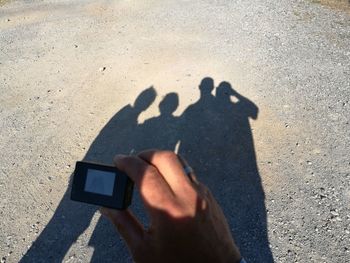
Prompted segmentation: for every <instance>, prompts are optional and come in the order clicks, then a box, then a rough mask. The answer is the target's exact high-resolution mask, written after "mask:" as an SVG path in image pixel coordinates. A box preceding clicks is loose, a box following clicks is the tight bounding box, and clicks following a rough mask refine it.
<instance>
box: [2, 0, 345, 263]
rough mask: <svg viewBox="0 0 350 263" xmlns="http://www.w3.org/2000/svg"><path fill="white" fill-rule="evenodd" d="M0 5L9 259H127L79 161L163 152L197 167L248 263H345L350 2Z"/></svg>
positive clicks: (4, 209) (5, 227) (6, 255)
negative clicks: (75, 181)
mask: <svg viewBox="0 0 350 263" xmlns="http://www.w3.org/2000/svg"><path fill="white" fill-rule="evenodd" d="M0 3H1V4H0V5H1V7H0V80H1V82H0V89H1V90H0V118H1V123H0V129H1V133H0V160H1V170H0V217H1V220H0V229H1V231H0V257H1V262H18V261H20V260H21V262H62V261H64V262H89V261H91V262H94V261H96V262H131V259H130V257H129V256H128V253H127V250H126V248H125V246H124V245H123V243H122V241H121V240H120V238H119V236H118V235H117V234H114V230H113V228H112V227H111V226H110V225H109V223H108V222H107V221H106V220H104V219H100V215H99V213H98V212H96V208H95V207H93V206H88V205H84V204H77V203H73V202H71V201H70V200H69V190H67V187H68V184H69V180H70V176H71V173H72V171H73V169H74V164H75V162H76V161H77V160H82V159H86V160H99V161H103V162H106V163H110V162H111V159H112V156H113V154H115V153H117V152H127V151H128V150H130V149H131V148H133V149H136V150H140V149H142V148H144V147H149V146H150V147H152V146H153V145H155V146H156V147H161V148H168V149H172V150H173V149H174V148H177V149H178V150H179V152H181V153H182V154H184V155H185V156H186V158H187V159H189V161H190V163H191V165H192V166H193V167H194V168H195V169H196V171H197V173H198V174H199V175H198V176H199V178H200V179H201V180H202V181H204V182H205V183H206V184H208V186H209V188H211V189H212V191H213V192H214V194H215V196H216V197H217V198H218V199H219V202H220V204H221V205H222V206H223V209H224V212H225V214H226V216H227V218H228V221H229V223H230V226H231V229H232V232H233V233H234V235H235V236H236V240H237V243H238V244H239V246H240V248H241V250H242V254H243V255H244V256H245V257H246V258H247V259H248V261H249V262H304V261H305V262H344V263H345V262H349V261H350V252H349V249H350V247H349V239H350V226H349V225H350V207H349V204H350V190H349V189H350V188H349V186H350V185H349V184H350V183H349V182H350V160H349V152H350V149H349V145H350V134H349V128H350V127H349V116H350V114H349V107H350V106H349V100H350V77H349V76H350V63H349V61H350V45H349V42H350V16H349V13H348V12H347V9H346V8H345V7H344V8H333V7H330V6H328V5H320V4H318V3H315V1H302V0H293V1H290V0H281V1H272V0H265V1H186V0H183V1H170V0H166V1H137V2H134V1H124V0H123V1H117V2H112V1H91V0H89V1H74V2H72V1H24V2H22V1H9V2H6V3H4V1H0ZM206 77H210V78H212V79H213V81H214V85H215V87H218V86H220V87H222V89H221V88H220V89H217V90H216V92H217V94H218V96H216V97H214V95H215V91H214V90H213V91H212V94H213V96H212V97H211V98H212V102H208V101H210V99H209V100H207V101H205V100H204V99H203V98H202V97H201V98H200V91H199V89H198V86H199V84H200V83H201V81H202V80H203V79H204V78H206ZM222 81H226V82H228V83H229V85H227V84H225V83H224V84H222V85H220V83H221V82H222ZM209 86H210V85H209ZM152 87H153V89H152ZM145 90H146V91H147V92H151V93H152V92H156V97H155V100H154V101H153V100H150V101H149V103H148V104H147V100H146V99H144V96H143V95H142V94H143V93H142V92H143V91H145ZM169 93H175V95H174V94H173V95H172V96H170V97H171V98H172V99H170V101H169V100H168V101H167V102H166V103H165V102H163V104H161V105H163V106H164V105H165V108H162V106H160V105H159V104H160V102H162V101H163V99H164V97H165V96H166V95H167V94H169ZM219 95H220V96H219ZM136 98H140V99H141V100H142V101H143V103H144V104H145V108H146V109H145V110H144V111H142V110H140V111H137V109H138V108H137V107H136V106H135V105H134V102H135V100H136ZM177 99H178V100H179V104H178V105H177V103H176V100H177ZM191 105H192V106H191ZM146 106H147V107H146ZM190 106H191V107H190ZM159 107H160V108H161V110H160V109H159ZM164 112H170V113H172V114H173V115H169V116H166V114H165V113H164ZM163 117H164V118H163ZM175 145H177V146H175ZM132 209H134V210H135V212H136V213H137V214H138V215H139V216H140V217H141V218H142V219H143V220H144V221H147V219H146V218H145V216H144V214H143V210H142V207H140V205H139V199H138V196H137V194H136V196H135V199H134V204H133V206H132Z"/></svg>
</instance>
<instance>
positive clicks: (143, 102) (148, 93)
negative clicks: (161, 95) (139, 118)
mask: <svg viewBox="0 0 350 263" xmlns="http://www.w3.org/2000/svg"><path fill="white" fill-rule="evenodd" d="M156 96H157V92H156V91H155V89H154V88H153V87H149V88H148V89H145V90H144V91H142V92H141V93H140V95H139V96H138V97H137V98H136V100H135V102H134V108H135V109H136V110H137V111H139V112H141V111H145V110H146V109H148V107H149V106H151V104H152V103H153V102H154V100H155V99H156Z"/></svg>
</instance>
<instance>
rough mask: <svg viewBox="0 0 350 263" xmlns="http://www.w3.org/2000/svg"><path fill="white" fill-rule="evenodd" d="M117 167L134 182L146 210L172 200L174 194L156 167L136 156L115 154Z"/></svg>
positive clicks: (159, 206) (161, 206)
mask: <svg viewBox="0 0 350 263" xmlns="http://www.w3.org/2000/svg"><path fill="white" fill-rule="evenodd" d="M114 162H115V164H116V166H117V168H118V169H119V170H121V171H124V172H125V173H126V174H127V175H128V176H129V177H130V178H131V179H132V180H133V181H134V183H135V185H136V187H137V188H138V189H139V191H140V194H141V197H142V199H143V200H144V203H145V206H146V208H147V210H148V211H149V212H150V211H151V210H152V209H156V208H164V206H166V205H168V204H169V203H167V202H166V201H172V200H173V198H174V194H173V192H172V190H171V188H170V186H169V185H168V183H167V182H166V181H165V180H164V178H163V177H162V175H161V174H160V173H159V172H158V170H157V168H156V167H154V166H153V165H151V164H149V163H147V162H145V161H144V160H142V159H141V158H139V157H137V156H123V155H117V156H116V157H115V158H114Z"/></svg>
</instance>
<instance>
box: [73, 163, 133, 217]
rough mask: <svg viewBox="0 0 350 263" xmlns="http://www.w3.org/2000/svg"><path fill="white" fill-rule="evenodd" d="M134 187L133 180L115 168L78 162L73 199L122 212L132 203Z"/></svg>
mask: <svg viewBox="0 0 350 263" xmlns="http://www.w3.org/2000/svg"><path fill="white" fill-rule="evenodd" d="M133 186H134V184H133V182H132V181H131V179H130V178H129V177H128V176H127V175H126V174H125V173H123V172H121V171H119V170H118V169H117V168H116V167H114V166H107V165H101V164H96V163H89V162H77V163H76V165H75V170H74V175H73V183H72V191H71V199H72V200H74V201H79V202H84V203H89V204H94V205H99V206H104V207H109V208H114V209H119V210H122V209H126V208H127V207H128V206H129V205H130V203H131V198H132V191H133Z"/></svg>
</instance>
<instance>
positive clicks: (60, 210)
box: [20, 87, 156, 263]
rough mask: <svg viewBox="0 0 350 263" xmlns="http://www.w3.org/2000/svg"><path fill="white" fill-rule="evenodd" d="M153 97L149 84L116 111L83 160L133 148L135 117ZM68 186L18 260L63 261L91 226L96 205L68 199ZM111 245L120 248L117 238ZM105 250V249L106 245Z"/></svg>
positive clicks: (99, 159)
mask: <svg viewBox="0 0 350 263" xmlns="http://www.w3.org/2000/svg"><path fill="white" fill-rule="evenodd" d="M155 98H156V92H155V90H154V89H153V87H150V88H148V89H146V90H144V91H143V92H141V93H140V94H139V96H138V97H137V99H136V100H135V103H134V105H127V106H125V107H124V108H122V109H121V110H120V111H119V112H118V113H117V114H115V115H114V116H113V118H112V119H111V120H110V121H109V122H108V123H107V124H106V125H105V127H104V128H103V129H102V130H101V132H100V133H99V135H98V136H97V137H96V139H95V140H94V142H93V143H92V144H91V146H90V148H89V150H88V151H87V153H86V155H85V157H84V160H86V161H95V162H103V163H107V164H108V163H109V164H111V163H112V158H113V156H114V155H115V154H116V153H124V154H128V153H129V152H130V150H131V149H132V145H133V141H132V139H133V138H137V137H139V136H141V134H137V132H138V130H137V126H138V124H137V118H138V116H139V115H140V114H141V113H142V112H143V111H145V110H146V109H147V108H148V107H149V106H150V105H151V104H152V103H153V102H154V100H155ZM69 189H70V187H68V189H67V191H66V193H65V194H64V196H63V198H62V200H61V201H60V203H59V205H58V207H57V209H56V211H55V213H54V215H53V217H52V218H51V220H50V221H49V223H48V224H47V225H46V227H45V228H44V230H43V231H42V232H41V233H40V235H39V236H38V238H37V239H36V240H35V242H34V243H33V244H32V246H31V247H30V248H29V250H28V251H27V253H26V254H25V255H24V256H23V258H22V259H21V260H20V262H36V263H37V262H62V261H63V258H64V256H65V255H66V253H67V252H68V250H69V248H70V247H71V246H72V244H73V243H74V242H75V241H76V240H77V239H78V237H79V236H80V235H81V234H82V233H83V232H84V231H85V230H86V229H87V227H88V226H89V225H90V223H91V219H92V217H93V215H94V214H95V212H96V207H95V206H90V205H86V204H82V203H78V202H73V201H71V200H70V191H69ZM108 226H109V225H108ZM107 229H109V231H110V232H109V234H108V235H107V236H115V235H111V234H110V233H111V231H112V230H111V229H110V228H108V227H107ZM113 231H114V230H113ZM104 244H106V243H104ZM106 245H107V244H106ZM113 245H117V246H119V245H120V246H121V247H123V244H122V242H121V241H120V240H118V241H117V243H113ZM104 249H105V250H107V249H106V247H104ZM119 251H120V253H121V254H118V250H115V253H116V256H117V257H118V256H121V258H124V259H125V258H127V256H126V254H127V253H126V250H125V249H121V250H119ZM120 262H123V260H122V261H120Z"/></svg>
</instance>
